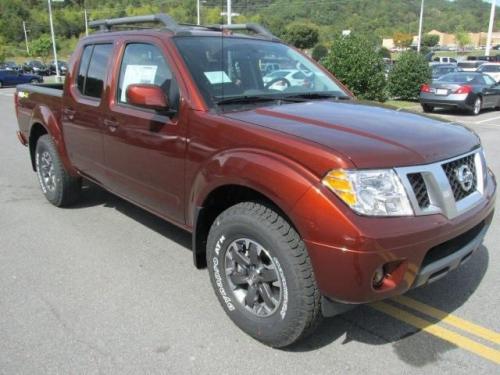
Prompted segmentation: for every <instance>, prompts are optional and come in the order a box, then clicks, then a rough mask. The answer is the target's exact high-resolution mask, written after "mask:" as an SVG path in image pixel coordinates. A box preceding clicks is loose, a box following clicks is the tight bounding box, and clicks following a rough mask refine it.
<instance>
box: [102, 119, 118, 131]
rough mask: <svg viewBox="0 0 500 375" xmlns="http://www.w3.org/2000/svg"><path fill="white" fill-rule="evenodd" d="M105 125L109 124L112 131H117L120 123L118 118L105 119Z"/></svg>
mask: <svg viewBox="0 0 500 375" xmlns="http://www.w3.org/2000/svg"><path fill="white" fill-rule="evenodd" d="M103 122H104V126H107V127H108V129H109V131H110V132H115V131H116V129H117V128H118V126H119V124H118V121H116V120H111V119H104V121H103Z"/></svg>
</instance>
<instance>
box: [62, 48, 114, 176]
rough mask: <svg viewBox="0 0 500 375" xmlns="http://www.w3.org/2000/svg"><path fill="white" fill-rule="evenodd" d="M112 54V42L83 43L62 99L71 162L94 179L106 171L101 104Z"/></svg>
mask: <svg viewBox="0 0 500 375" xmlns="http://www.w3.org/2000/svg"><path fill="white" fill-rule="evenodd" d="M112 53H113V44H112V43H111V42H109V43H96V44H88V45H85V46H83V47H82V50H81V58H80V63H79V64H76V66H75V67H73V71H72V74H70V75H69V76H68V78H67V79H68V80H70V82H69V84H67V85H66V91H65V93H66V95H65V96H64V99H63V115H62V119H63V120H62V123H63V135H64V141H65V144H66V148H67V150H68V154H69V158H70V160H71V163H72V164H73V166H75V167H76V168H77V169H78V170H79V171H81V172H82V173H83V174H85V175H87V176H89V177H91V178H92V179H94V180H96V181H97V182H102V181H103V177H104V174H105V169H104V153H103V140H102V129H103V126H104V125H103V121H104V117H103V107H104V106H105V105H104V97H105V95H106V91H107V90H106V87H105V82H106V76H107V74H108V71H109V66H110V65H111V64H110V62H111V60H112V59H111V56H112Z"/></svg>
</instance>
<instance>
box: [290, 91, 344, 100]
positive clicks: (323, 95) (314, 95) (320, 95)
mask: <svg viewBox="0 0 500 375" xmlns="http://www.w3.org/2000/svg"><path fill="white" fill-rule="evenodd" d="M287 99H306V100H307V99H335V100H349V99H351V97H349V96H346V95H335V94H330V93H327V92H303V93H299V94H293V95H287V96H284V97H283V100H287Z"/></svg>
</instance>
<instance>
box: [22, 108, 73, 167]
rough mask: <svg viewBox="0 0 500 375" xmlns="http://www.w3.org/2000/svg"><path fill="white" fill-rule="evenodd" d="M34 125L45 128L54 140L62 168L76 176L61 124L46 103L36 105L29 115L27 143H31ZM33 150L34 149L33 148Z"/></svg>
mask: <svg viewBox="0 0 500 375" xmlns="http://www.w3.org/2000/svg"><path fill="white" fill-rule="evenodd" d="M36 125H41V126H42V127H43V128H45V130H46V132H47V133H48V134H49V135H50V136H51V137H52V140H53V141H54V144H55V146H56V149H57V153H58V154H59V157H60V158H61V161H62V163H63V165H64V168H65V169H66V170H67V171H68V173H69V174H70V175H72V176H77V175H78V173H77V171H76V169H75V168H74V167H73V165H72V164H71V162H70V159H69V155H68V152H67V150H66V145H65V143H64V138H63V132H62V128H61V125H60V123H59V121H58V119H57V117H56V116H55V115H54V113H53V112H52V110H51V109H50V108H49V107H48V106H46V105H37V106H36V107H35V108H34V109H33V113H32V115H31V121H30V131H29V144H30V145H31V144H32V143H31V142H32V137H33V128H34V127H35V126H36ZM33 151H34V150H33ZM33 160H34V158H33V155H32V161H33ZM33 168H35V165H34V163H33Z"/></svg>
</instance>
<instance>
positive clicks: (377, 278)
mask: <svg viewBox="0 0 500 375" xmlns="http://www.w3.org/2000/svg"><path fill="white" fill-rule="evenodd" d="M384 278H385V272H384V267H379V268H377V269H376V270H375V273H374V274H373V287H374V288H379V287H380V286H381V285H382V283H383V282H384Z"/></svg>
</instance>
